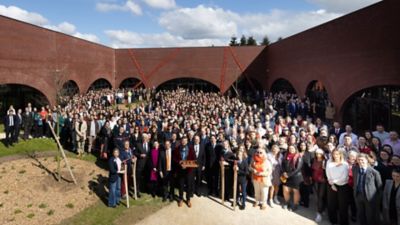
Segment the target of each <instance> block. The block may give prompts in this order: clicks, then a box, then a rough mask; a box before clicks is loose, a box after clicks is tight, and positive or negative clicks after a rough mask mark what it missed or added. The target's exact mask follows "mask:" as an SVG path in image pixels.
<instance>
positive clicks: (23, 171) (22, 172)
mask: <svg viewBox="0 0 400 225" xmlns="http://www.w3.org/2000/svg"><path fill="white" fill-rule="evenodd" d="M25 172H26V170H20V171H18V173H19V174H24V173H25Z"/></svg>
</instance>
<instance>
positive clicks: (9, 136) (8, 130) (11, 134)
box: [6, 126, 15, 146]
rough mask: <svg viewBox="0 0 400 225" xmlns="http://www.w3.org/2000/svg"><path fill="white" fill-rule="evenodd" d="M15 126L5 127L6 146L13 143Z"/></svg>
mask: <svg viewBox="0 0 400 225" xmlns="http://www.w3.org/2000/svg"><path fill="white" fill-rule="evenodd" d="M14 133H15V126H10V127H7V128H6V146H8V145H11V144H13V143H14Z"/></svg>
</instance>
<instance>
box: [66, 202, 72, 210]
mask: <svg viewBox="0 0 400 225" xmlns="http://www.w3.org/2000/svg"><path fill="white" fill-rule="evenodd" d="M65 207H67V208H69V209H73V208H74V204H72V203H68V204H66V205H65Z"/></svg>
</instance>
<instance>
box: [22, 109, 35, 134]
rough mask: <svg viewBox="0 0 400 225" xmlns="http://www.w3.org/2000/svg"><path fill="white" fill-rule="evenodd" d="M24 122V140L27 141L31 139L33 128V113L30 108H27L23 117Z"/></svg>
mask: <svg viewBox="0 0 400 225" xmlns="http://www.w3.org/2000/svg"><path fill="white" fill-rule="evenodd" d="M22 122H23V128H24V136H23V139H24V140H27V139H28V138H29V135H30V133H31V130H32V126H33V114H32V112H31V111H29V109H28V107H26V108H25V112H24V114H23V115H22Z"/></svg>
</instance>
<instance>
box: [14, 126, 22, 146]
mask: <svg viewBox="0 0 400 225" xmlns="http://www.w3.org/2000/svg"><path fill="white" fill-rule="evenodd" d="M20 131H21V126H20V125H18V126H15V132H14V135H13V141H14V142H16V143H18V138H19V133H20Z"/></svg>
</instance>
